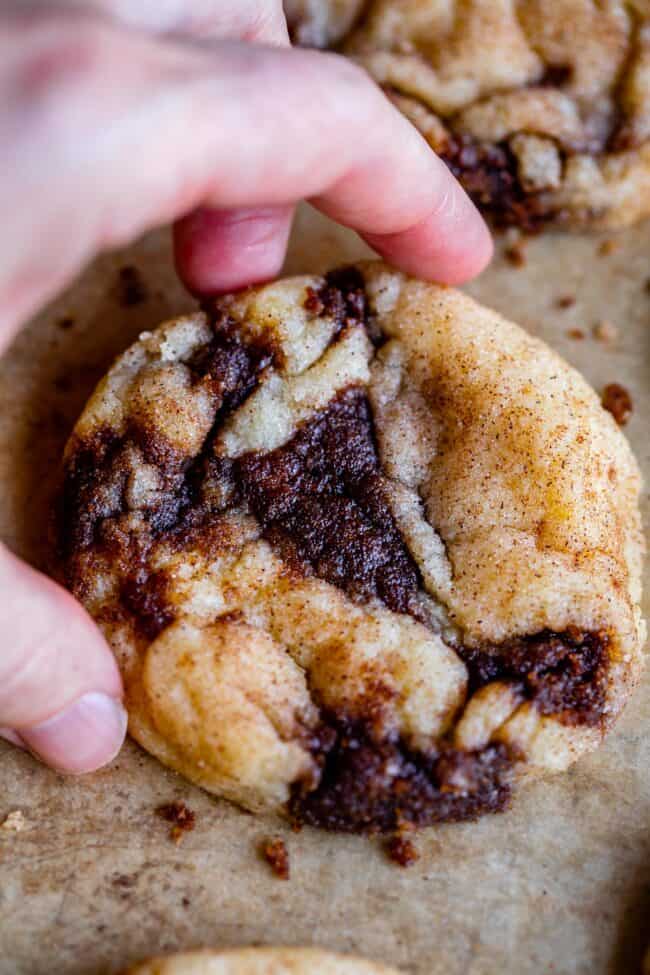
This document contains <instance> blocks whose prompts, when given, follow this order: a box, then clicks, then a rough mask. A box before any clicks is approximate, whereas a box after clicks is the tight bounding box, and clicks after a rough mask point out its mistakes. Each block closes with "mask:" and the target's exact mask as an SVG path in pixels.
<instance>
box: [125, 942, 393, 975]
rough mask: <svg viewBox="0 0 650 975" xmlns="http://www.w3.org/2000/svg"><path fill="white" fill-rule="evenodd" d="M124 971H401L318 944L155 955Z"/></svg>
mask: <svg viewBox="0 0 650 975" xmlns="http://www.w3.org/2000/svg"><path fill="white" fill-rule="evenodd" d="M125 975H398V973H397V972H396V971H395V969H394V968H386V967H385V966H384V965H376V964H375V963H374V962H370V961H364V960H363V959H361V958H352V957H350V956H347V955H334V954H331V953H330V952H327V951H318V950H317V949H315V948H238V949H232V950H230V951H192V952H188V953H186V954H181V955H171V956H170V957H168V958H154V959H152V960H151V961H148V962H144V964H142V965H136V966H135V967H134V968H130V969H129V970H128V972H126V973H125Z"/></svg>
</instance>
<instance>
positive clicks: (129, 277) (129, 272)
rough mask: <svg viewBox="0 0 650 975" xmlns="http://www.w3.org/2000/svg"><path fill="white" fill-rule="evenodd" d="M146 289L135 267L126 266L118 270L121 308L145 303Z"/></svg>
mask: <svg viewBox="0 0 650 975" xmlns="http://www.w3.org/2000/svg"><path fill="white" fill-rule="evenodd" d="M147 297H148V292H147V287H146V285H145V283H144V281H143V280H142V278H141V277H140V272H139V271H138V269H137V267H134V266H133V265H132V264H127V265H125V266H124V267H121V268H120V270H119V299H120V304H121V305H122V307H123V308H130V307H132V306H133V305H139V304H141V303H142V302H143V301H146V299H147Z"/></svg>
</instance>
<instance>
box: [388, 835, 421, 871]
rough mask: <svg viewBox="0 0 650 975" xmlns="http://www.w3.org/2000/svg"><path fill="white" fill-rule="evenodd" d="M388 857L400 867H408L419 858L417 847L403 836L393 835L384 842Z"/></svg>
mask: <svg viewBox="0 0 650 975" xmlns="http://www.w3.org/2000/svg"><path fill="white" fill-rule="evenodd" d="M386 852H387V853H388V856H389V858H390V859H391V860H392V861H393V863H396V864H397V865H398V866H400V867H410V866H412V865H413V864H414V863H415V861H416V860H419V859H420V854H419V853H418V851H417V848H416V847H415V846H414V844H413V843H412V842H411V840H409V839H407V837H405V836H393V837H392V838H391V839H390V840H389V841H388V843H387V844H386Z"/></svg>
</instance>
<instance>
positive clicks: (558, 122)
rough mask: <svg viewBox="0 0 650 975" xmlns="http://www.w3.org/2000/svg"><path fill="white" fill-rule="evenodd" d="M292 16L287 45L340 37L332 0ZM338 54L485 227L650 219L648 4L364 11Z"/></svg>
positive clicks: (417, 3) (528, 1)
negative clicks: (387, 101)
mask: <svg viewBox="0 0 650 975" xmlns="http://www.w3.org/2000/svg"><path fill="white" fill-rule="evenodd" d="M300 6H301V7H302V8H303V9H302V18H301V19H300V21H299V25H300V26H297V27H296V28H295V31H294V34H295V36H296V38H297V39H298V40H303V41H306V42H309V43H321V44H325V43H332V41H333V40H335V39H337V40H338V39H340V38H341V36H342V35H343V33H345V32H346V27H345V23H346V18H344V17H342V15H341V10H340V8H341V4H340V3H338V4H334V5H329V4H318V5H315V7H318V16H316V14H315V9H314V11H311V10H310V9H307V8H306V6H305V5H304V4H303V5H300ZM346 9H347V13H348V18H347V19H348V20H349V21H350V22H352V21H353V19H354V18H355V17H358V15H359V13H360V11H359V10H358V4H356V3H354V2H349V3H348V4H347V5H346ZM326 13H328V14H329V19H328V21H327V23H328V24H329V27H328V28H326V27H325V26H324V21H325V17H326ZM293 14H294V20H295V18H296V11H294V12H293ZM345 50H346V51H347V52H348V53H350V54H351V55H353V56H354V57H356V58H357V59H358V60H359V61H360V63H361V64H363V65H364V66H365V67H366V68H367V69H368V70H369V71H370V73H371V74H372V75H373V77H374V78H375V79H376V80H377V81H378V82H379V83H380V84H382V85H383V86H384V87H385V88H386V90H387V91H388V92H389V93H390V94H391V97H393V98H394V100H395V102H396V104H397V105H398V106H399V108H400V109H401V110H402V111H403V112H404V113H405V114H406V115H407V116H408V117H409V118H410V119H411V121H412V122H413V123H414V124H415V125H416V126H417V127H418V128H419V129H420V131H421V132H422V133H423V135H424V136H425V137H426V139H427V140H428V141H429V142H430V144H431V145H432V146H433V148H434V149H435V150H436V152H438V153H439V154H440V155H441V156H442V157H443V159H445V161H446V162H447V164H448V165H449V167H450V168H451V169H452V171H453V172H454V173H455V174H456V175H457V176H458V178H459V179H460V181H461V182H462V183H463V185H464V186H465V188H466V189H467V190H468V192H469V193H470V195H471V196H472V197H473V199H474V200H475V201H476V202H477V203H478V205H479V206H480V207H481V208H482V209H483V210H484V211H485V212H487V213H488V214H489V215H490V216H491V217H492V218H493V219H494V220H495V221H496V222H497V223H505V224H516V225H519V226H522V227H524V228H526V229H535V228H537V227H539V226H541V225H543V224H545V223H555V224H558V225H562V226H569V227H580V226H589V227H598V228H614V227H622V226H624V225H626V224H630V223H632V222H634V221H635V220H639V219H641V218H642V217H646V216H648V214H650V141H649V139H650V7H649V6H648V4H647V3H646V2H634V0H632V2H624V0H612V2H608V3H606V4H596V3H593V2H592V0H557V2H554V3H544V2H542V0H519V2H516V0H489V2H485V0H454V2H452V3H447V2H445V3H441V2H438V0H371V2H370V3H369V4H367V5H365V7H364V8H363V12H362V18H361V22H360V23H359V25H358V27H357V28H356V29H355V30H354V31H353V32H352V34H351V36H349V37H348V40H347V41H346V44H345Z"/></svg>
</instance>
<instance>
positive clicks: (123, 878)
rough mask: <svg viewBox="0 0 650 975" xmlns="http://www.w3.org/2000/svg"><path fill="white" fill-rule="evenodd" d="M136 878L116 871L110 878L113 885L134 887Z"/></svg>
mask: <svg viewBox="0 0 650 975" xmlns="http://www.w3.org/2000/svg"><path fill="white" fill-rule="evenodd" d="M135 883H136V878H135V877H132V876H130V875H129V874H128V873H116V874H115V875H114V877H113V878H112V880H111V884H112V885H113V887H127V888H128V887H135Z"/></svg>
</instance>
